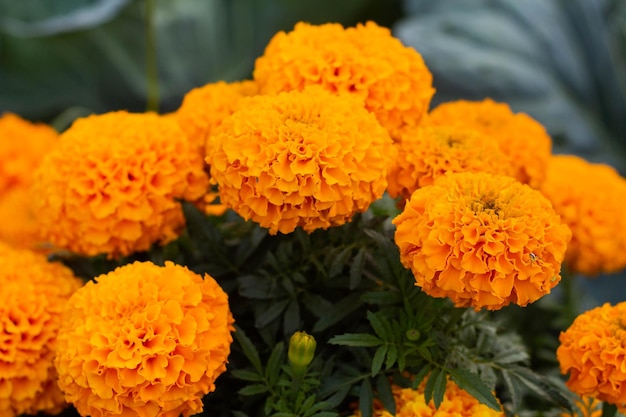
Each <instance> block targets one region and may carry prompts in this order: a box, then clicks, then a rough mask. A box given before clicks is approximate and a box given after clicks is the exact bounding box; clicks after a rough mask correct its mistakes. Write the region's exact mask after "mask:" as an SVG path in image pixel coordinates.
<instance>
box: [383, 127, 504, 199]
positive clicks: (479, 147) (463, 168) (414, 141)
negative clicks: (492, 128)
mask: <svg viewBox="0 0 626 417" xmlns="http://www.w3.org/2000/svg"><path fill="white" fill-rule="evenodd" d="M396 147H397V148H398V151H399V152H398V158H397V160H396V163H395V165H394V166H393V168H392V170H391V172H390V173H389V175H388V177H387V180H388V182H389V185H388V186H387V191H388V192H389V195H390V196H391V197H393V198H396V197H402V199H403V200H407V199H408V198H409V197H410V196H411V194H412V193H413V191H415V190H417V189H418V188H420V187H424V186H426V185H431V184H432V183H433V181H434V180H435V179H437V178H439V177H441V176H442V175H443V174H445V173H447V172H489V173H492V174H503V175H508V174H512V168H511V166H510V165H509V163H508V158H507V156H506V155H505V154H504V153H502V151H500V148H499V146H498V144H497V143H496V142H495V141H494V140H493V139H492V138H491V137H489V136H485V135H482V134H480V133H478V132H477V131H475V130H473V129H467V128H464V127H461V126H417V127H411V128H408V129H404V130H403V131H402V134H401V135H400V140H399V141H397V142H396Z"/></svg>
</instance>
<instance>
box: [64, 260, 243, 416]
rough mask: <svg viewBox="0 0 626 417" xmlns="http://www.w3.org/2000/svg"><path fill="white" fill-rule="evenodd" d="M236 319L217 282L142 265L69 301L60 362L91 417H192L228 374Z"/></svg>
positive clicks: (70, 395)
mask: <svg viewBox="0 0 626 417" xmlns="http://www.w3.org/2000/svg"><path fill="white" fill-rule="evenodd" d="M233 330H234V329H233V318H232V315H231V313H230V309H229V307H228V298H227V295H226V293H225V292H224V291H223V290H222V289H221V288H220V286H219V285H218V284H217V282H216V281H215V280H214V279H213V278H212V277H210V276H209V275H205V276H204V278H203V277H201V276H200V275H198V274H195V273H194V272H191V271H190V270H189V269H187V268H186V267H183V266H179V265H175V264H173V263H172V262H165V266H163V267H160V266H157V265H155V264H152V263H150V262H135V263H132V264H127V265H125V266H122V267H119V268H117V269H115V270H114V271H112V272H110V273H108V274H106V275H101V276H99V277H97V278H96V280H95V282H89V283H87V284H86V285H85V286H84V287H83V288H82V289H80V290H79V291H77V292H76V293H75V294H74V296H72V297H71V298H70V300H69V302H68V305H67V309H66V311H65V315H64V322H63V325H62V327H61V329H60V331H59V336H58V354H57V356H56V358H55V365H56V369H57V371H58V374H59V386H60V387H61V389H62V390H63V392H64V393H65V397H66V399H67V400H68V401H69V402H71V403H72V404H74V406H75V407H76V409H77V410H78V412H79V413H80V414H81V415H83V416H93V417H105V416H119V415H129V416H130V415H133V416H152V417H159V416H170V417H175V416H179V415H182V416H185V417H187V416H190V415H192V414H196V413H199V412H201V411H202V401H201V399H202V397H203V396H204V395H205V394H207V393H209V392H212V391H214V390H215V379H216V378H217V377H218V376H219V375H220V374H222V373H223V372H224V371H225V370H226V361H227V358H228V355H229V353H230V344H231V343H232V335H231V331H233Z"/></svg>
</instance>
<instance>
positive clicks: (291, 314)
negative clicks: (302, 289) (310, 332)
mask: <svg viewBox="0 0 626 417" xmlns="http://www.w3.org/2000/svg"><path fill="white" fill-rule="evenodd" d="M299 328H300V305H299V304H298V301H297V300H295V299H292V300H291V301H290V302H289V305H288V306H287V309H286V310H285V314H284V315H283V333H284V334H286V335H291V334H293V333H294V332H295V331H297V330H298V329H299Z"/></svg>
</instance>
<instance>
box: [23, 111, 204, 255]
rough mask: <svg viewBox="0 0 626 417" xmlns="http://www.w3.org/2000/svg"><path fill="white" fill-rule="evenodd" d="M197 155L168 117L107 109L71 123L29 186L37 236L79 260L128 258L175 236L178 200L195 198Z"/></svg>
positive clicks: (179, 221)
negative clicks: (104, 256)
mask: <svg viewBox="0 0 626 417" xmlns="http://www.w3.org/2000/svg"><path fill="white" fill-rule="evenodd" d="M208 184H209V181H208V176H207V175H206V173H205V172H204V163H203V161H202V156H201V155H200V154H198V153H197V152H196V150H195V149H193V147H192V146H191V145H190V144H189V142H188V141H187V139H186V138H185V135H184V133H183V132H182V131H181V130H180V128H179V126H178V125H177V124H176V122H175V121H174V120H173V119H172V118H165V117H160V116H157V115H156V114H151V113H145V114H131V113H127V112H123V111H120V112H113V113H107V114H103V115H97V116H89V117H86V118H83V119H79V120H77V121H76V122H74V124H73V125H72V126H71V127H70V128H69V129H68V130H67V131H65V132H64V133H63V134H62V135H61V139H60V140H59V143H58V146H57V147H56V148H55V149H54V150H53V151H52V152H50V153H49V154H48V155H46V158H45V159H44V161H43V162H42V164H41V166H40V168H39V170H38V171H37V176H36V180H35V183H34V204H33V211H34V213H36V214H37V218H38V221H39V224H40V226H41V230H42V233H43V237H44V238H45V239H46V240H49V241H50V242H51V243H52V244H54V245H55V246H58V247H59V248H62V249H68V250H70V251H73V252H75V253H79V254H82V255H88V256H91V255H97V254H99V253H106V254H108V255H109V257H117V256H120V255H128V254H130V253H133V252H137V251H143V250H147V249H149V248H150V246H151V245H152V244H153V243H156V242H160V243H166V242H168V241H170V240H172V239H174V238H176V237H177V236H178V234H179V233H180V232H181V231H182V229H183V227H184V222H185V219H184V217H183V213H182V209H181V205H180V202H179V201H178V200H179V199H184V200H188V201H199V200H201V199H202V198H203V196H204V193H205V192H206V191H207V187H208Z"/></svg>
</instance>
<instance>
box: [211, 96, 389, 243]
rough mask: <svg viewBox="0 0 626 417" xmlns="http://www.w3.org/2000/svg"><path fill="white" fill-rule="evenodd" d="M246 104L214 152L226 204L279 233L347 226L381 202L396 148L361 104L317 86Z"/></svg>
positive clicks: (214, 171)
mask: <svg viewBox="0 0 626 417" xmlns="http://www.w3.org/2000/svg"><path fill="white" fill-rule="evenodd" d="M245 100H246V101H245V104H242V105H241V106H240V107H239V109H238V110H236V111H235V112H234V113H233V115H232V116H231V117H229V118H227V119H225V120H224V122H223V123H222V125H221V126H220V128H219V129H218V133H217V134H216V135H215V136H212V137H211V138H210V139H209V145H208V146H207V149H210V150H209V151H208V155H207V158H206V162H207V163H208V164H209V165H211V176H212V179H213V180H215V181H216V182H217V184H218V186H219V192H220V198H221V202H222V203H223V204H225V205H227V206H229V207H231V208H233V209H234V210H235V211H236V212H238V213H239V214H240V215H241V216H242V217H244V218H245V219H252V220H254V221H255V222H257V223H259V224H260V225H261V226H262V227H266V228H269V230H270V233H272V234H276V233H277V232H279V231H280V232H282V233H290V232H292V231H293V230H294V229H295V228H296V227H298V226H301V227H303V228H304V230H306V231H308V232H310V231H313V230H315V229H318V228H324V229H325V228H328V227H330V226H335V225H340V224H343V223H345V222H346V221H348V220H350V218H351V217H352V215H353V214H354V213H356V212H360V211H365V210H366V209H367V208H368V207H369V205H370V203H371V202H373V201H374V200H376V199H378V198H380V197H381V196H382V194H383V193H384V191H385V188H386V187H387V180H386V176H387V172H388V168H389V167H390V165H391V164H392V162H393V158H394V156H395V148H394V147H393V144H392V141H391V139H390V138H389V135H388V134H387V132H386V131H385V129H384V128H382V127H381V126H380V124H379V123H378V122H377V121H376V118H375V117H374V116H373V115H372V114H371V113H368V112H367V111H366V110H365V109H364V108H363V106H362V101H360V100H359V99H358V98H356V97H354V96H352V95H349V94H343V95H334V94H331V93H329V92H327V91H325V90H323V89H321V88H319V87H310V88H308V89H306V90H304V91H302V92H298V91H290V92H283V93H280V94H277V95H260V96H256V97H249V98H247V99H245Z"/></svg>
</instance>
